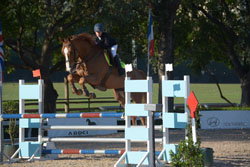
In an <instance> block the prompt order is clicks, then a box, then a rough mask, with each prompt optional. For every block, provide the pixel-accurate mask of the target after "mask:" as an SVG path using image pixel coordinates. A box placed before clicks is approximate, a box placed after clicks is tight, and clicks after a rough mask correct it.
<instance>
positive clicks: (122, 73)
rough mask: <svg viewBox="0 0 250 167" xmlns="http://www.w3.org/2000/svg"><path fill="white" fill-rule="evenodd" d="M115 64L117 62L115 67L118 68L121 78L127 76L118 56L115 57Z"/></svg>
mask: <svg viewBox="0 0 250 167" xmlns="http://www.w3.org/2000/svg"><path fill="white" fill-rule="evenodd" d="M114 62H115V66H116V67H117V69H118V73H119V75H120V76H122V75H124V74H125V70H124V69H123V68H122V66H121V62H120V59H119V57H118V56H115V57H114Z"/></svg>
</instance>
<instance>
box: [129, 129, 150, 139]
mask: <svg viewBox="0 0 250 167" xmlns="http://www.w3.org/2000/svg"><path fill="white" fill-rule="evenodd" d="M125 139H127V140H145V141H147V140H149V130H148V128H144V127H138V128H135V127H130V128H125Z"/></svg>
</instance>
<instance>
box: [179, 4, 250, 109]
mask: <svg viewBox="0 0 250 167" xmlns="http://www.w3.org/2000/svg"><path fill="white" fill-rule="evenodd" d="M181 9H182V11H181V12H180V14H181V15H182V16H184V15H185V17H186V19H185V22H186V23H187V22H189V24H187V25H190V24H192V26H191V28H190V26H189V27H188V28H190V30H191V31H188V32H184V34H185V35H186V38H185V40H183V41H182V42H180V43H181V45H179V46H181V47H182V49H179V50H178V54H179V55H183V57H184V59H189V60H190V61H191V64H190V66H191V67H192V68H193V69H195V70H196V71H201V70H205V69H206V68H207V66H208V65H209V64H210V63H211V62H213V61H216V62H222V63H224V64H226V65H227V66H228V67H229V68H232V69H233V70H235V72H236V74H237V75H238V76H239V78H240V82H241V89H242V96H241V105H242V106H250V46H249V41H250V32H249V25H250V3H249V1H246V0H243V1H237V0H232V1H229V0H219V1H207V0H203V1H192V2H190V1H184V3H183V5H182V8H181ZM183 23H184V21H183V22H182V24H183ZM182 35H183V33H182ZM183 48H184V49H183Z"/></svg>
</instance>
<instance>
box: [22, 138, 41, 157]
mask: <svg viewBox="0 0 250 167" xmlns="http://www.w3.org/2000/svg"><path fill="white" fill-rule="evenodd" d="M19 148H20V152H19V157H22V158H31V156H32V155H33V154H34V153H35V151H36V150H37V149H38V148H41V144H40V142H20V143H19ZM40 156H41V155H40V151H38V152H37V154H36V156H35V157H40Z"/></svg>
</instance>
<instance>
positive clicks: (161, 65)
mask: <svg viewBox="0 0 250 167" xmlns="http://www.w3.org/2000/svg"><path fill="white" fill-rule="evenodd" d="M180 3H181V0H173V1H161V3H158V4H157V5H155V6H156V8H155V13H156V14H155V15H156V19H157V21H158V24H159V27H158V30H159V34H160V36H159V48H158V53H159V59H158V77H159V96H158V103H159V104H161V103H162V93H161V91H162V89H161V80H162V79H161V77H162V76H163V75H165V64H167V63H169V64H174V32H173V30H174V20H175V17H176V10H177V9H178V7H179V5H180ZM167 75H168V79H170V80H171V79H173V78H174V74H173V72H168V74H167ZM168 104H169V106H168V107H169V110H173V106H174V100H173V98H169V100H168Z"/></svg>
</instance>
